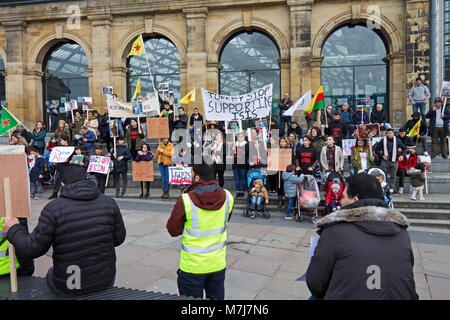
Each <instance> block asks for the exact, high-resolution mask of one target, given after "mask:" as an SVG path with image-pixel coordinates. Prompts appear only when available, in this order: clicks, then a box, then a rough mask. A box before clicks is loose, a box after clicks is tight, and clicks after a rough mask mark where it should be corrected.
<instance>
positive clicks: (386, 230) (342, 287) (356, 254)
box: [306, 173, 419, 300]
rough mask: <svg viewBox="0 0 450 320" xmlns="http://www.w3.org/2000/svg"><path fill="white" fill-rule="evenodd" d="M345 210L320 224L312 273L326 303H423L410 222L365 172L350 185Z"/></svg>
mask: <svg viewBox="0 0 450 320" xmlns="http://www.w3.org/2000/svg"><path fill="white" fill-rule="evenodd" d="M341 203H342V206H343V207H342V209H341V210H339V211H336V212H333V213H332V214H330V215H328V216H326V217H324V218H322V219H320V220H319V221H317V223H316V227H318V228H319V230H318V232H317V233H318V234H319V235H320V239H319V242H318V245H317V247H316V249H315V252H314V255H313V257H312V258H311V263H310V265H309V267H308V271H307V272H306V284H307V285H308V288H309V290H310V291H311V293H312V295H313V296H314V297H315V298H317V299H325V300H360V299H362V300H417V299H418V298H419V297H418V295H417V293H416V288H415V283H414V274H413V266H414V255H413V251H412V248H411V240H410V238H409V234H408V231H407V230H406V229H407V227H408V225H409V221H408V219H407V218H406V217H405V216H404V215H403V214H401V213H400V212H398V211H396V210H393V209H389V208H387V206H386V203H385V202H384V196H383V191H382V189H381V185H380V183H379V182H378V181H377V179H376V178H375V177H373V176H370V175H368V174H366V173H360V174H357V175H353V176H351V177H350V178H349V179H348V180H347V182H346V185H345V188H344V191H343V198H342V201H341Z"/></svg>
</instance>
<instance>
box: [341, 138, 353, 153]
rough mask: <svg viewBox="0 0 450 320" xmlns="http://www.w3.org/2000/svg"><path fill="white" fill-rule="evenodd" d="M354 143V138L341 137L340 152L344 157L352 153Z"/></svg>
mask: <svg viewBox="0 0 450 320" xmlns="http://www.w3.org/2000/svg"><path fill="white" fill-rule="evenodd" d="M355 145H356V139H342V153H343V155H344V157H348V156H351V155H352V149H353V147H354V146H355Z"/></svg>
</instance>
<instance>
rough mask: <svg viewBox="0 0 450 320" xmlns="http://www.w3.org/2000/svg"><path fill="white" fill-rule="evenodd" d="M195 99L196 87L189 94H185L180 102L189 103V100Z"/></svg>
mask: <svg viewBox="0 0 450 320" xmlns="http://www.w3.org/2000/svg"><path fill="white" fill-rule="evenodd" d="M191 101H195V87H194V89H192V90H191V91H190V92H189V93H188V94H187V95H185V96H184V97H183V98H182V99H181V100H180V101H179V103H180V104H189V102H191Z"/></svg>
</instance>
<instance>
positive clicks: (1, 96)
mask: <svg viewBox="0 0 450 320" xmlns="http://www.w3.org/2000/svg"><path fill="white" fill-rule="evenodd" d="M4 72H5V62H4V61H3V59H2V57H1V56H0V108H1V106H2V105H6V90H5V76H4V75H3V74H4Z"/></svg>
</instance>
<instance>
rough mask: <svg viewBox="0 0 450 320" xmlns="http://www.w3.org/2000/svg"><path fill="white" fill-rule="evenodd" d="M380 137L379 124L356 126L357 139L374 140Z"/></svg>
mask: <svg viewBox="0 0 450 320" xmlns="http://www.w3.org/2000/svg"><path fill="white" fill-rule="evenodd" d="M379 136H380V124H379V123H371V124H360V125H359V126H358V138H360V139H365V138H375V137H379Z"/></svg>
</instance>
